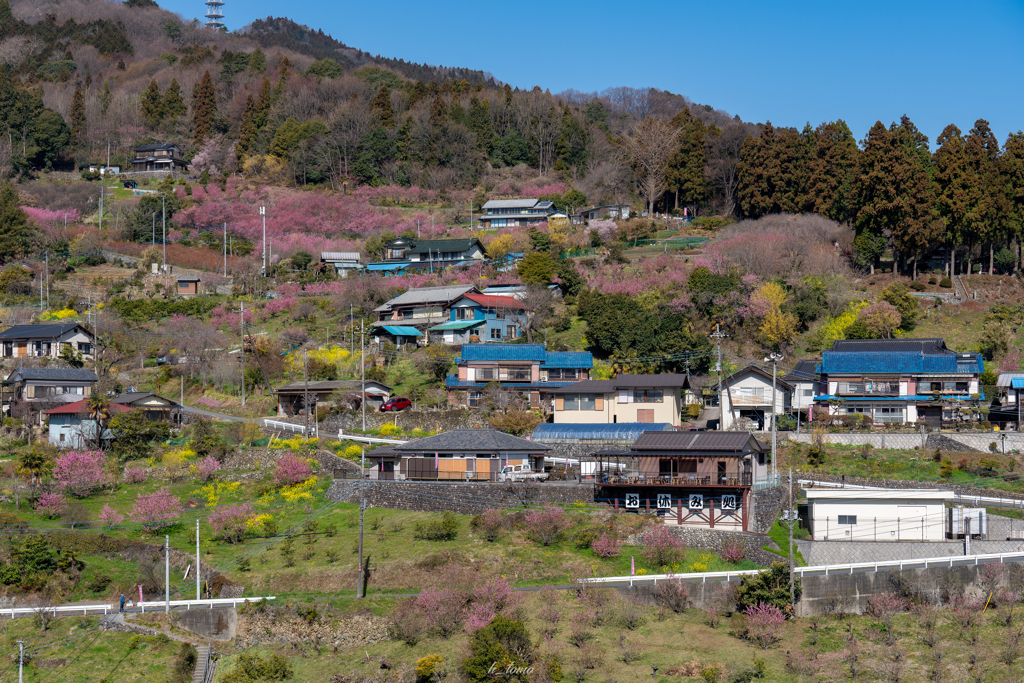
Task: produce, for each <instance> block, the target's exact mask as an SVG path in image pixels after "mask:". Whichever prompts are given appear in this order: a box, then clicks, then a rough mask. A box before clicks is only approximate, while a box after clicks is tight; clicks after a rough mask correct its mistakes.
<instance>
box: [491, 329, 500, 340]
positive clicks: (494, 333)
mask: <svg viewBox="0 0 1024 683" xmlns="http://www.w3.org/2000/svg"><path fill="white" fill-rule="evenodd" d="M491 339H501V328H500V327H492V328H491Z"/></svg>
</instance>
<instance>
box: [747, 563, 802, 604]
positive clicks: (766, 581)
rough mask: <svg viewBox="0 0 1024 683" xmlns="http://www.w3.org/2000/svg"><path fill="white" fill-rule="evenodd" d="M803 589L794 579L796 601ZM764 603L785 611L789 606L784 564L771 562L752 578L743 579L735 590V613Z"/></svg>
mask: <svg viewBox="0 0 1024 683" xmlns="http://www.w3.org/2000/svg"><path fill="white" fill-rule="evenodd" d="M802 593H803V588H802V587H801V586H800V579H794V595H795V596H796V599H797V601H798V602H799V600H800V595H801V594H802ZM759 602H764V603H767V604H769V605H774V606H775V607H778V608H779V609H781V610H783V611H785V610H786V607H787V605H789V565H787V564H786V563H785V562H772V565H771V566H770V567H769V568H768V569H765V570H764V571H761V572H758V573H757V574H756V575H754V576H748V577H747V578H745V579H743V581H742V582H741V583H740V585H739V587H738V588H737V589H736V605H737V611H740V612H742V611H744V610H746V609H747V607H751V606H753V605H756V604H757V603H759Z"/></svg>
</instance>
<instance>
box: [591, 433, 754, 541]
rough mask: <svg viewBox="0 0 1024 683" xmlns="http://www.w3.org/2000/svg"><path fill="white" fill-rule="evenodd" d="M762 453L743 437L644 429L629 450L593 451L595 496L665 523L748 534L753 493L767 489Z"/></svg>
mask: <svg viewBox="0 0 1024 683" xmlns="http://www.w3.org/2000/svg"><path fill="white" fill-rule="evenodd" d="M768 450H769V449H768V447H766V446H765V445H764V444H762V443H761V442H759V441H758V440H757V439H756V438H754V436H753V435H752V434H750V433H749V432H662V431H658V432H644V433H642V434H641V435H640V437H639V438H638V439H637V440H636V441H635V442H634V443H633V445H632V446H630V447H629V449H627V450H604V451H598V452H597V453H595V454H594V459H595V460H596V467H595V470H596V481H595V483H594V489H595V490H594V497H595V500H605V501H607V502H608V503H609V505H611V507H612V508H613V509H614V510H615V511H616V512H622V511H624V512H640V511H644V512H655V513H657V514H658V516H659V517H661V518H662V520H663V521H664V523H665V524H676V525H679V526H690V527H699V528H707V529H722V530H725V531H749V530H750V529H751V527H752V525H753V520H754V517H753V499H752V498H751V493H752V492H753V491H754V490H757V489H758V488H766V487H768V486H770V485H771V484H772V481H770V477H769V476H768V456H767V451H768Z"/></svg>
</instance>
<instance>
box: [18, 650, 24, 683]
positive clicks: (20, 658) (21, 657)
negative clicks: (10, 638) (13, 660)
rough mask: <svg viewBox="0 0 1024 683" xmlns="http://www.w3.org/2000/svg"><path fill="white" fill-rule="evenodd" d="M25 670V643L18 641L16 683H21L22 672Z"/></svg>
mask: <svg viewBox="0 0 1024 683" xmlns="http://www.w3.org/2000/svg"><path fill="white" fill-rule="evenodd" d="M24 668H25V641H24V640H19V641H18V683H22V678H21V676H22V670H23V669H24Z"/></svg>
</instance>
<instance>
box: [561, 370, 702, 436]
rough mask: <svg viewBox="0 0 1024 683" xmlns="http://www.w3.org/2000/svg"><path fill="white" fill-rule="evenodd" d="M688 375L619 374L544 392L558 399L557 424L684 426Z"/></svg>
mask: <svg viewBox="0 0 1024 683" xmlns="http://www.w3.org/2000/svg"><path fill="white" fill-rule="evenodd" d="M685 386H687V377H686V375H670V374H666V375H619V376H617V377H616V378H615V379H603V380H602V379H599V380H588V381H585V382H577V383H575V384H570V385H568V386H564V387H556V388H553V389H547V390H545V391H544V392H543V393H545V394H550V395H551V396H552V397H553V398H554V406H553V409H554V420H555V422H556V423H577V424H586V423H595V422H601V423H605V424H609V423H618V422H639V423H645V424H653V423H656V422H661V423H668V424H672V425H678V424H680V417H681V412H682V408H683V404H682V393H681V392H682V390H683V388H684V387H685Z"/></svg>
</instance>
